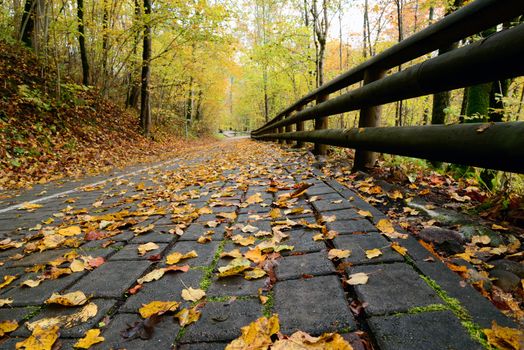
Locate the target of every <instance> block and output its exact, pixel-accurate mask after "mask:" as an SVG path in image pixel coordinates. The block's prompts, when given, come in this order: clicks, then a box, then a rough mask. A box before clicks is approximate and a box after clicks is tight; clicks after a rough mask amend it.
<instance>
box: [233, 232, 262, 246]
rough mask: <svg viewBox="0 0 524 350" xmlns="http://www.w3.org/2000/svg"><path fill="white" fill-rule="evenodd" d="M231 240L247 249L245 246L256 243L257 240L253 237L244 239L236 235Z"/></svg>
mask: <svg viewBox="0 0 524 350" xmlns="http://www.w3.org/2000/svg"><path fill="white" fill-rule="evenodd" d="M231 240H232V241H233V242H235V243H236V244H239V245H241V246H244V247H245V246H248V245H251V244H253V243H255V241H256V238H255V237H253V236H249V237H243V236H242V235H235V236H233V237H231Z"/></svg>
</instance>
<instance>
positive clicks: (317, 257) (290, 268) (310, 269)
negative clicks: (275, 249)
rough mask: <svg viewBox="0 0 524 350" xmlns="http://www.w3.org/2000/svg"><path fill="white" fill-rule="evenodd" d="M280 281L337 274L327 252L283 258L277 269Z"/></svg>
mask: <svg viewBox="0 0 524 350" xmlns="http://www.w3.org/2000/svg"><path fill="white" fill-rule="evenodd" d="M275 272H276V274H277V279H278V280H287V279H296V278H301V277H302V276H304V275H311V276H321V275H329V274H333V273H335V267H334V266H333V263H332V262H331V261H330V260H329V259H328V258H327V255H326V253H325V252H319V253H310V254H303V255H291V256H286V257H283V258H282V259H281V260H280V261H279V264H278V266H277V267H276V269H275Z"/></svg>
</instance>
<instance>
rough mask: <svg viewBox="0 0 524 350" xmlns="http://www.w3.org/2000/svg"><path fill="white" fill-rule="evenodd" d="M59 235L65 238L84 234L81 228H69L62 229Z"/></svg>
mask: <svg viewBox="0 0 524 350" xmlns="http://www.w3.org/2000/svg"><path fill="white" fill-rule="evenodd" d="M57 233H58V234H59V235H62V236H64V237H70V236H76V235H79V234H81V233H82V230H81V229H80V226H69V227H66V228H61V229H59V230H58V231H57Z"/></svg>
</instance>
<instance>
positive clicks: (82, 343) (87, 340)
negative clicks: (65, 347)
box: [74, 329, 105, 349]
mask: <svg viewBox="0 0 524 350" xmlns="http://www.w3.org/2000/svg"><path fill="white" fill-rule="evenodd" d="M104 340H105V339H104V337H101V336H100V329H90V330H88V331H87V332H86V335H85V336H84V337H83V338H82V339H79V340H78V341H77V342H76V344H75V345H74V347H75V348H77V349H89V348H90V347H91V346H93V345H94V344H98V343H101V342H103V341H104Z"/></svg>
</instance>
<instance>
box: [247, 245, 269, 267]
mask: <svg viewBox="0 0 524 350" xmlns="http://www.w3.org/2000/svg"><path fill="white" fill-rule="evenodd" d="M244 257H245V258H246V259H249V260H251V261H252V262H254V263H255V264H258V263H261V262H262V261H264V260H265V259H266V256H265V255H263V254H262V251H261V250H260V248H259V247H255V248H254V249H250V250H249V251H247V252H246V253H245V254H244Z"/></svg>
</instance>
